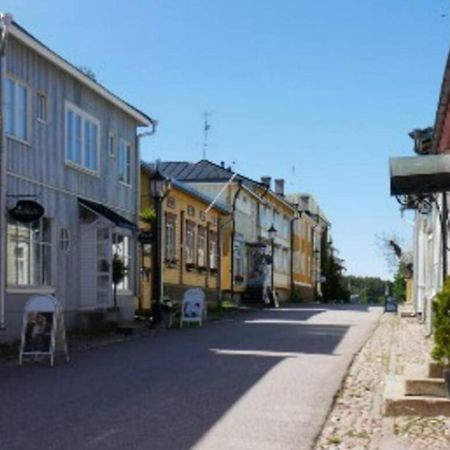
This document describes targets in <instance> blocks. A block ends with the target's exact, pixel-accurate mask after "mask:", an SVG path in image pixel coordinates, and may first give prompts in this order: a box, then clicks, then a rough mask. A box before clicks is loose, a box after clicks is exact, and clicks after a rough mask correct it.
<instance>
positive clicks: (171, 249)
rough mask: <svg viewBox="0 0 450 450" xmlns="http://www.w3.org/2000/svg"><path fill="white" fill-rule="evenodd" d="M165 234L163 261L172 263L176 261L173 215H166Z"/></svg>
mask: <svg viewBox="0 0 450 450" xmlns="http://www.w3.org/2000/svg"><path fill="white" fill-rule="evenodd" d="M165 228H166V233H165V250H164V252H165V255H164V257H165V260H166V262H168V263H174V262H175V260H176V254H175V235H176V234H175V233H176V222H175V217H174V216H173V215H171V214H170V215H169V214H166V224H165Z"/></svg>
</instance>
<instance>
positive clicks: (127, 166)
mask: <svg viewBox="0 0 450 450" xmlns="http://www.w3.org/2000/svg"><path fill="white" fill-rule="evenodd" d="M118 164H119V180H120V181H122V183H125V184H130V183H131V145H130V144H129V143H128V142H127V141H125V140H124V139H120V142H119V158H118Z"/></svg>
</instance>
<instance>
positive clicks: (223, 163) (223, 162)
mask: <svg viewBox="0 0 450 450" xmlns="http://www.w3.org/2000/svg"><path fill="white" fill-rule="evenodd" d="M220 167H222V169H225V161H220Z"/></svg>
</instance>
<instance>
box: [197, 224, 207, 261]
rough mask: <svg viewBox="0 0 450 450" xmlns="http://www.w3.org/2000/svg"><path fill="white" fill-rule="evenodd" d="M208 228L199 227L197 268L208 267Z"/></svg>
mask: <svg viewBox="0 0 450 450" xmlns="http://www.w3.org/2000/svg"><path fill="white" fill-rule="evenodd" d="M206 231H207V230H206V227H203V226H199V227H198V230H197V266H198V267H206V264H207V263H206V261H207V260H206V258H207V256H206V252H207V250H206Z"/></svg>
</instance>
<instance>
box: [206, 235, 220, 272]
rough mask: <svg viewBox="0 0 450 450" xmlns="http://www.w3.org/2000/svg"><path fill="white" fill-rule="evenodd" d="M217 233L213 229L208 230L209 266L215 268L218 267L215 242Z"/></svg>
mask: <svg viewBox="0 0 450 450" xmlns="http://www.w3.org/2000/svg"><path fill="white" fill-rule="evenodd" d="M217 238H218V234H217V233H216V232H215V231H210V232H209V251H208V258H209V268H210V269H217V268H218V258H217V257H218V242H217Z"/></svg>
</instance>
